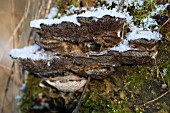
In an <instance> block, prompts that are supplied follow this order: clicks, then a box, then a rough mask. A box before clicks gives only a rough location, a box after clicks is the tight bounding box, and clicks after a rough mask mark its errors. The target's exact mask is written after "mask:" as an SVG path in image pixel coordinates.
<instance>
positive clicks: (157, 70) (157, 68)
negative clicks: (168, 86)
mask: <svg viewBox="0 0 170 113" xmlns="http://www.w3.org/2000/svg"><path fill="white" fill-rule="evenodd" d="M154 62H155V67H156V74H157V75H156V76H157V78H158V77H159V75H161V78H162V80H163V82H164V84H165V80H164V77H163V76H162V74H161V72H160V70H159V67H158V65H157V60H156V58H154Z"/></svg>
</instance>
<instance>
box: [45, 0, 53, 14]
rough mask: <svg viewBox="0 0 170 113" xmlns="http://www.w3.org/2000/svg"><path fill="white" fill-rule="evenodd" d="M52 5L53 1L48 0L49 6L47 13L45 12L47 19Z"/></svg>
mask: <svg viewBox="0 0 170 113" xmlns="http://www.w3.org/2000/svg"><path fill="white" fill-rule="evenodd" d="M51 3H52V0H48V5H47V9H46V12H45V17H46V16H47V15H48V13H49V10H50V7H51Z"/></svg>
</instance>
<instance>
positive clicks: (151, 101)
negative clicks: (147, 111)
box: [143, 90, 170, 106]
mask: <svg viewBox="0 0 170 113" xmlns="http://www.w3.org/2000/svg"><path fill="white" fill-rule="evenodd" d="M169 92H170V90H168V91H166V92H165V93H163V94H162V95H160V96H159V97H157V98H155V99H153V100H150V101H148V102H146V103H144V104H143V106H146V105H147V104H150V103H153V102H155V101H157V100H159V99H160V98H162V97H163V96H165V95H167V94H168V93H169Z"/></svg>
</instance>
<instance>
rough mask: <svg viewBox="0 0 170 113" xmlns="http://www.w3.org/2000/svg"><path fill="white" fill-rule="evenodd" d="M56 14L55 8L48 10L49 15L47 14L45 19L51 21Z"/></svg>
mask: <svg viewBox="0 0 170 113" xmlns="http://www.w3.org/2000/svg"><path fill="white" fill-rule="evenodd" d="M57 12H58V9H57V8H56V7H52V8H51V9H50V13H49V14H48V16H47V18H48V19H53V18H54V17H55V16H56V14H57Z"/></svg>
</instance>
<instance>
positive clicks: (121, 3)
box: [117, 0, 125, 12]
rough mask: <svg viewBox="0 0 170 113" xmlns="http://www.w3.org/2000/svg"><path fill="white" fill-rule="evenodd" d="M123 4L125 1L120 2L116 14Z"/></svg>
mask: <svg viewBox="0 0 170 113" xmlns="http://www.w3.org/2000/svg"><path fill="white" fill-rule="evenodd" d="M124 2H125V0H121V2H120V4H119V6H118V9H117V12H119V10H120V8H121V7H122V5H123V3H124Z"/></svg>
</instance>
